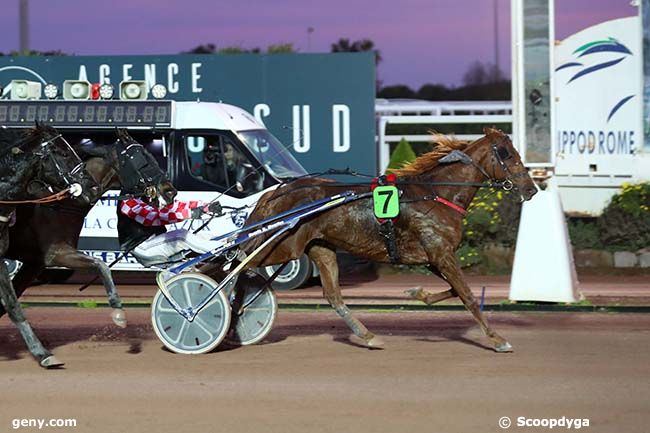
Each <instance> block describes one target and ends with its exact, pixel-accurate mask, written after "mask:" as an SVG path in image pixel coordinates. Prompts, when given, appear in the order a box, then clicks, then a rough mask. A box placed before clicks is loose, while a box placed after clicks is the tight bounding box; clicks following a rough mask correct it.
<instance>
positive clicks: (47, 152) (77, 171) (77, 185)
mask: <svg viewBox="0 0 650 433" xmlns="http://www.w3.org/2000/svg"><path fill="white" fill-rule="evenodd" d="M57 139H61V141H63V143H65V145H66V147H67V149H68V150H70V152H71V154H72V155H73V156H74V158H75V159H76V162H77V164H76V165H75V166H74V167H72V169H68V168H67V167H64V166H63V165H64V164H61V162H60V161H59V160H58V158H57V157H56V155H55V154H54V152H53V150H52V149H51V148H50V146H51V145H52V144H53V143H54V142H55V141H56V140H57ZM41 150H42V151H41V152H34V153H35V154H36V155H38V156H39V157H40V160H41V161H43V160H45V159H49V160H50V161H51V162H52V163H53V165H54V167H55V169H56V171H57V172H58V174H59V175H60V176H61V178H62V179H63V182H64V183H65V185H66V187H68V190H69V191H70V194H71V195H72V196H73V197H79V196H80V195H81V194H82V193H83V187H82V186H81V182H82V179H83V178H84V176H83V172H84V171H85V168H86V164H85V163H84V162H83V161H82V160H81V158H80V157H79V155H78V154H77V152H75V150H74V149H73V147H72V146H71V145H70V143H68V141H67V140H66V139H65V138H64V137H63V136H62V135H61V134H58V135H55V136H54V137H52V138H50V139H49V140H46V141H44V142H42V143H41ZM87 174H88V179H90V180H92V181H94V179H93V178H92V176H90V174H89V173H87ZM32 182H37V183H41V184H42V185H44V186H45V188H46V189H47V190H48V191H50V192H54V188H53V187H52V185H50V184H49V183H47V182H46V181H44V180H43V179H41V178H40V172H39V175H37V177H36V178H35V179H34V180H32Z"/></svg>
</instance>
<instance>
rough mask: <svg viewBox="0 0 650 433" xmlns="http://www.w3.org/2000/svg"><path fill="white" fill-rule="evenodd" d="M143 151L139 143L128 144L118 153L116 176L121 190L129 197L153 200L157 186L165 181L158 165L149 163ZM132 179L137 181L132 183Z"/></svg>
mask: <svg viewBox="0 0 650 433" xmlns="http://www.w3.org/2000/svg"><path fill="white" fill-rule="evenodd" d="M143 150H144V146H142V145H141V144H140V143H130V144H128V145H127V146H126V147H125V149H124V150H122V151H121V152H119V155H118V157H117V159H118V167H117V175H118V177H119V178H120V183H121V184H122V187H123V189H124V190H126V191H128V192H129V193H130V194H131V195H133V196H147V197H149V198H151V199H153V198H155V197H156V196H157V191H156V190H157V185H159V184H160V183H161V182H162V181H163V179H165V173H164V172H163V171H162V170H160V167H158V164H156V163H152V162H151V161H149V159H150V158H147V156H146V155H145V154H144V153H143ZM133 179H137V181H135V182H133ZM138 188H142V190H138Z"/></svg>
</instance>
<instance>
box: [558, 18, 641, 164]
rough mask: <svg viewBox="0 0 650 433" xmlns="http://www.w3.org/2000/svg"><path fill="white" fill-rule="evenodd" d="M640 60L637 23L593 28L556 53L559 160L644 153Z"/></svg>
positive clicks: (621, 22)
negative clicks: (581, 156)
mask: <svg viewBox="0 0 650 433" xmlns="http://www.w3.org/2000/svg"><path fill="white" fill-rule="evenodd" d="M642 58H643V52H642V47H641V35H640V26H639V17H629V18H621V19H618V20H613V21H608V22H605V23H602V24H599V25H596V26H593V27H589V28H587V29H585V30H583V31H581V32H578V33H576V34H574V35H572V36H570V37H569V38H567V39H565V40H564V41H562V43H561V44H559V45H558V46H557V47H556V49H555V72H554V73H555V86H556V101H557V102H556V104H555V110H556V112H555V122H556V128H555V140H556V145H557V151H558V152H559V154H561V155H565V156H567V157H569V156H580V155H585V156H614V155H616V156H620V157H623V156H628V157H629V158H632V157H633V155H634V154H635V153H637V152H639V151H641V150H642V148H643V141H644V140H643V121H642V114H641V113H642V112H643V93H642V86H641V79H640V72H641V70H642V69H641V68H642V66H641V62H642ZM558 163H559V162H558Z"/></svg>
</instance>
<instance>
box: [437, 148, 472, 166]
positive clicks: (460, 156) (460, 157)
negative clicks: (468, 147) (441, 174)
mask: <svg viewBox="0 0 650 433" xmlns="http://www.w3.org/2000/svg"><path fill="white" fill-rule="evenodd" d="M438 162H439V163H441V164H450V163H452V162H462V163H463V164H471V163H472V158H470V157H469V156H468V155H467V154H466V153H465V152H461V151H460V150H457V149H454V150H452V151H451V152H449V153H448V154H447V155H445V156H443V157H442V158H440V159H439V160H438Z"/></svg>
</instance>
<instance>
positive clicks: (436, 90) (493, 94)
mask: <svg viewBox="0 0 650 433" xmlns="http://www.w3.org/2000/svg"><path fill="white" fill-rule="evenodd" d="M297 52H298V50H297V49H296V48H295V47H294V46H293V44H291V43H279V44H272V45H269V46H268V47H266V49H265V50H264V49H262V48H260V47H253V48H245V47H241V46H222V47H218V46H217V45H216V44H213V43H206V44H201V45H197V46H195V47H193V48H191V49H189V50H187V51H183V52H181V54H262V53H266V54H283V53H297ZM330 52H332V53H343V52H372V53H374V55H375V67H377V66H379V64H380V63H381V62H382V60H383V57H382V55H381V52H380V50H379V49H378V48H377V47H376V46H375V43H374V42H373V41H372V40H370V39H360V40H356V41H352V40H350V39H348V38H340V39H339V40H337V41H336V42H334V43H332V44H331V46H330ZM3 55H5V54H4V53H2V52H0V56H3ZM7 55H10V56H17V55H27V56H66V55H68V54H67V53H65V52H63V51H61V50H52V51H36V50H32V51H29V52H27V53H22V52H17V51H12V52H10V53H9V54H7ZM462 83H463V84H462V85H460V86H457V87H456V86H449V85H446V84H440V83H427V84H424V85H423V86H421V87H420V88H419V89H412V88H410V87H409V86H407V85H405V84H397V85H390V86H384V85H383V84H382V82H381V81H380V80H377V83H376V89H377V97H378V98H387V99H395V98H402V99H424V100H429V101H462V100H474V101H476V100H510V99H511V91H510V80H509V79H508V78H507V77H506V74H504V73H503V71H501V70H500V69H499V68H498V67H497V66H496V65H493V64H490V63H482V62H479V61H475V62H473V63H472V64H471V65H469V67H468V68H467V70H466V71H465V73H464V74H463V80H462Z"/></svg>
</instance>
